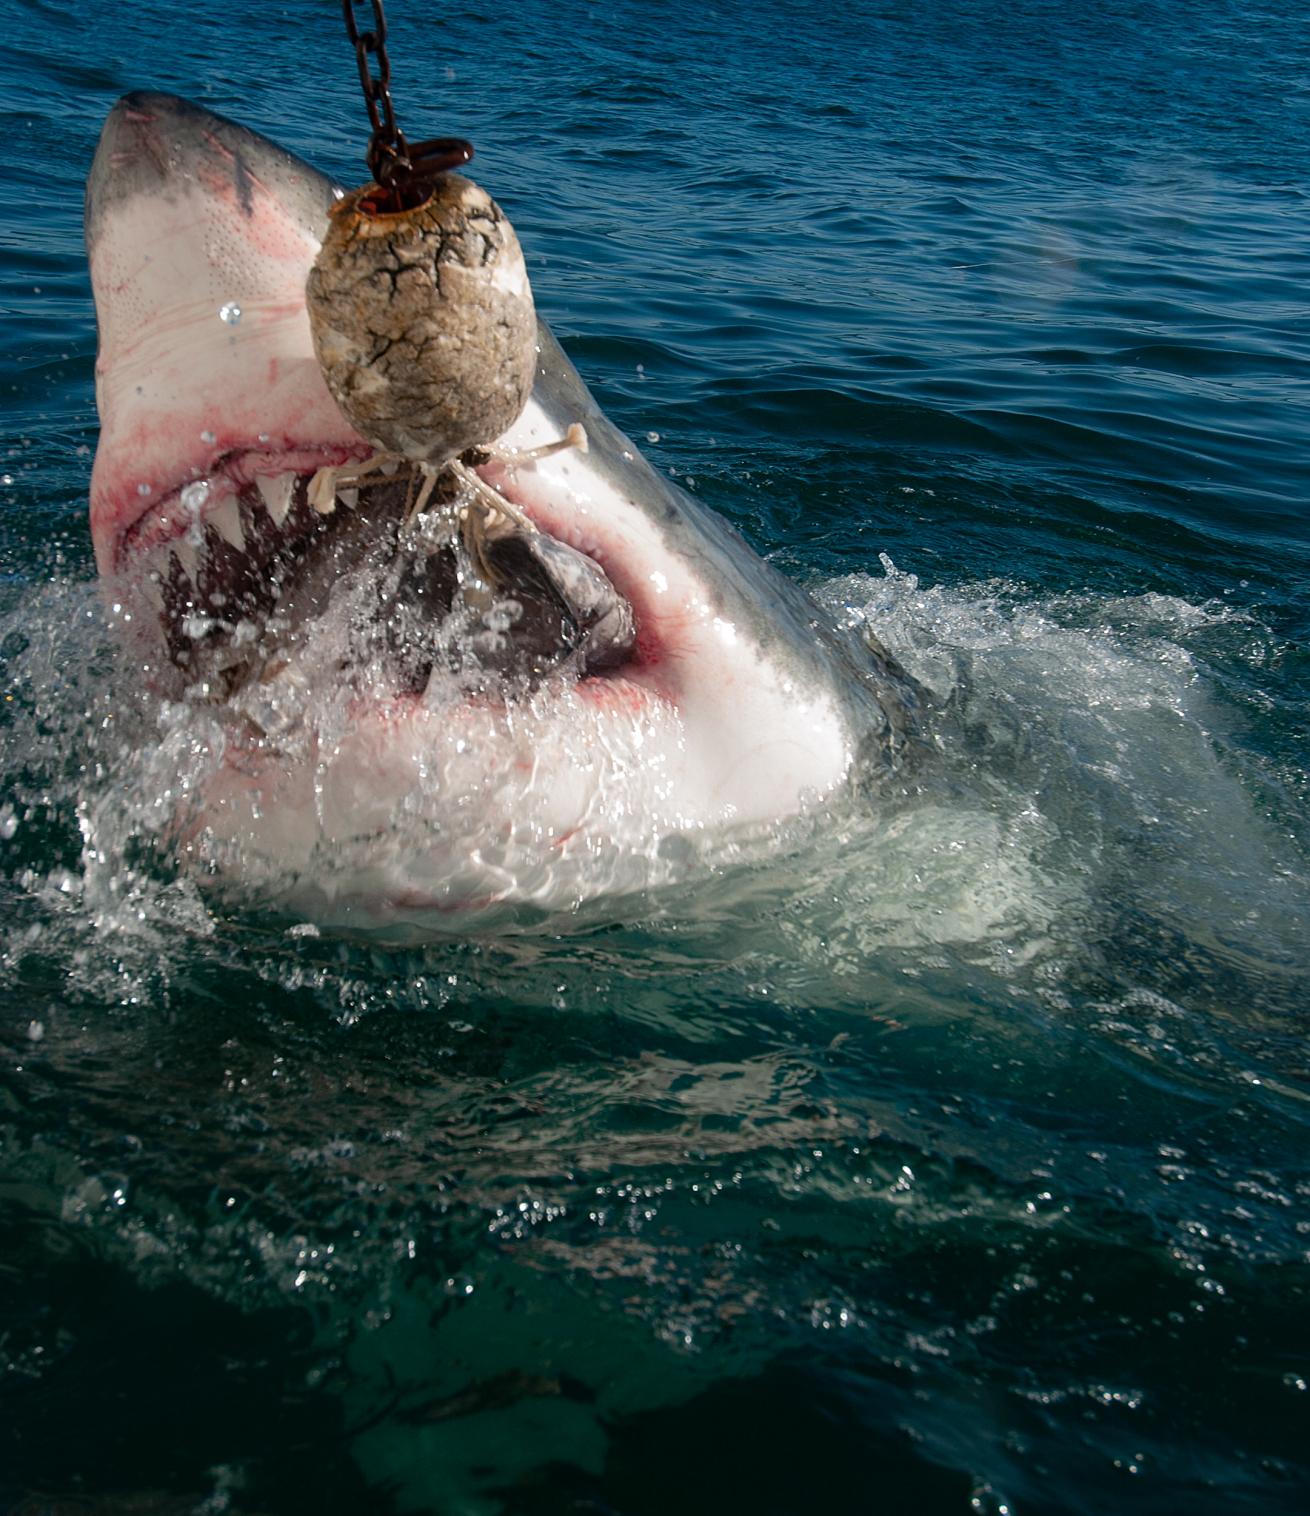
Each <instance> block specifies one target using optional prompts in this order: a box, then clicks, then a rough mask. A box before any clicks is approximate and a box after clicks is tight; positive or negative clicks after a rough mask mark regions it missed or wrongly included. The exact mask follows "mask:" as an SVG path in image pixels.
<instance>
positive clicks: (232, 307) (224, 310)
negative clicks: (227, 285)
mask: <svg viewBox="0 0 1310 1516" xmlns="http://www.w3.org/2000/svg"><path fill="white" fill-rule="evenodd" d="M218 319H219V320H220V321H226V322H227V324H228V325H229V326H235V325H236V324H237V322H238V321H240V320H241V307H240V306H239V305H238V304H237V303H236V301H235V300H229V301H228V302H227V304H226V305H221V306H219V309H218Z"/></svg>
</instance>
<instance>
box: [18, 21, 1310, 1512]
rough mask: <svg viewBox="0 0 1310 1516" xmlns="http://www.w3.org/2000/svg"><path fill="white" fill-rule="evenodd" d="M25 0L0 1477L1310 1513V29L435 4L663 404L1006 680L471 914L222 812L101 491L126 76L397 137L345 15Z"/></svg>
mask: <svg viewBox="0 0 1310 1516" xmlns="http://www.w3.org/2000/svg"><path fill="white" fill-rule="evenodd" d="M0 14H3V16H4V18H5V20H6V21H7V23H8V25H7V28H6V34H7V38H8V45H7V49H6V55H5V59H4V61H3V63H2V64H0V67H2V68H3V69H4V70H5V73H6V78H7V82H8V85H9V88H8V89H7V90H6V92H5V95H4V102H3V106H2V107H0V117H2V119H3V122H4V126H5V131H4V133H3V135H2V136H0V195H3V197H4V200H5V213H4V216H3V249H4V251H3V263H2V264H0V306H2V308H3V311H4V314H5V317H6V320H7V333H8V341H7V343H6V344H5V351H4V355H3V357H2V358H0V396H3V399H4V403H5V427H4V436H3V440H2V442H0V446H2V447H3V450H4V453H5V457H4V459H3V460H0V468H3V470H4V473H3V479H2V482H0V571H2V575H3V577H2V578H0V664H2V666H3V691H2V693H3V704H2V706H0V774H2V776H3V779H2V782H3V795H0V839H2V840H0V890H3V900H4V909H3V915H2V916H0V952H3V961H4V970H5V976H6V978H5V983H6V986H7V993H6V995H5V998H4V1002H3V1010H2V1011H0V1045H2V1049H3V1053H2V1057H0V1511H6V1512H8V1511H11V1510H12V1511H14V1512H22V1513H24V1516H34V1513H37V1512H60V1513H65V1512H74V1511H76V1512H85V1511H91V1512H97V1513H102V1512H103V1513H111V1512H112V1513H118V1516H126V1513H133V1516H135V1513H141V1512H166V1513H172V1512H179V1513H180V1512H192V1511H200V1512H204V1513H214V1512H221V1511H231V1512H238V1513H250V1516H258V1513H284V1512H285V1513H298V1512H342V1513H345V1512H351V1513H354V1512H365V1511H367V1512H375V1511H376V1512H382V1513H386V1512H393V1511H394V1512H420V1511H424V1512H426V1511H430V1512H439V1513H442V1516H446V1513H461V1516H462V1513H465V1512H467V1513H477V1516H482V1513H492V1512H505V1513H534V1516H537V1513H556V1512H559V1513H564V1512H613V1513H623V1516H637V1513H643V1516H644V1513H651V1516H656V1513H659V1516H663V1513H667V1512H671V1511H682V1512H689V1513H690V1512H710V1511H714V1512H721V1511H725V1510H730V1511H737V1510H740V1511H752V1512H756V1511H758V1512H769V1513H774V1512H776V1513H788V1516H790V1513H797V1512H809V1511H812V1510H823V1511H827V1512H843V1513H844V1512H880V1513H881V1512H885V1513H900V1512H931V1513H939V1512H940V1513H947V1512H957V1511H958V1512H962V1513H963V1512H970V1511H978V1512H985V1513H1000V1512H1002V1511H1009V1512H1018V1513H1025V1512H1027V1513H1035V1512H1043V1513H1045V1512H1052V1513H1056V1512H1059V1513H1066V1512H1067V1513H1075V1512H1076V1513H1102V1512H1106V1511H1131V1512H1143V1513H1145V1512H1152V1513H1154V1512H1159V1513H1165V1512H1169V1513H1173V1512H1177V1511H1183V1510H1185V1511H1189V1512H1212V1511H1213V1512H1220V1511H1223V1512H1225V1513H1228V1512H1252V1513H1256V1512H1259V1513H1262V1516H1263V1513H1267V1512H1300V1511H1303V1510H1305V1509H1306V1508H1307V1502H1308V1500H1310V1455H1308V1454H1307V1447H1310V1389H1308V1388H1307V1386H1308V1385H1310V1159H1308V1158H1307V1153H1308V1152H1310V1148H1308V1146H1307V1136H1308V1132H1307V1126H1308V1122H1307V1117H1308V1116H1310V1105H1307V1098H1308V1096H1310V1057H1308V1055H1307V1043H1306V1032H1307V997H1306V983H1307V978H1306V969H1307V950H1306V935H1307V916H1308V915H1310V912H1308V911H1307V905H1308V903H1310V881H1308V880H1307V837H1308V831H1310V828H1308V825H1307V823H1308V822H1310V793H1308V791H1310V786H1308V784H1307V745H1306V711H1307V697H1308V695H1310V689H1308V685H1310V658H1308V657H1307V651H1308V649H1310V616H1308V614H1307V610H1308V607H1307V593H1306V585H1307V567H1308V559H1310V554H1308V553H1307V533H1306V526H1305V512H1306V503H1307V499H1308V498H1310V469H1308V468H1307V464H1306V458H1305V453H1306V441H1307V433H1308V432H1310V424H1308V423H1310V383H1308V381H1310V304H1307V295H1306V291H1307V288H1310V235H1307V219H1306V218H1307V208H1308V206H1310V192H1308V190H1307V170H1308V169H1310V86H1308V84H1307V80H1310V28H1308V27H1307V26H1306V22H1305V18H1304V16H1301V15H1298V14H1297V13H1296V8H1294V7H1289V6H1281V5H1276V4H1273V3H1272V0H1254V3H1250V4H1238V3H1236V0H1197V3H1195V4H1186V5H1176V6H1165V5H1158V4H1151V3H1145V0H1118V3H1108V4H1105V5H1101V6H1097V7H1095V8H1087V9H1086V10H1085V9H1084V8H1081V7H1072V6H1065V5H1059V4H1055V3H1047V4H1040V3H1036V0H1017V3H1011V4H1007V5H1000V4H997V3H995V0H942V3H939V4H934V5H925V6H921V7H914V8H910V7H895V6H891V5H864V4H855V5H850V6H846V7H844V8H843V9H842V11H841V13H840V14H839V15H837V16H834V15H830V14H829V13H827V12H823V11H820V10H819V9H818V8H815V7H806V6H803V5H799V4H791V5H788V4H781V3H774V0H768V3H765V4H763V5H760V6H755V7H736V6H696V7H693V6H689V5H683V4H681V3H678V4H672V5H663V6H655V5H635V4H633V5H623V6H616V7H610V8H602V7H595V8H592V9H590V10H556V9H552V8H549V7H545V6H541V5H535V4H534V5H530V6H523V7H519V8H517V9H515V10H514V11H513V13H512V14H510V15H496V14H494V13H492V12H483V11H477V10H470V9H464V10H458V11H456V12H454V13H452V14H450V15H449V16H447V17H446V18H444V19H443V20H442V22H441V24H438V22H437V20H436V19H434V18H435V15H436V13H435V12H434V11H433V10H432V8H430V7H427V6H422V5H419V4H406V5H403V6H402V5H401V3H400V0H395V3H394V4H393V14H392V40H393V57H394V62H395V65H396V90H397V99H398V103H399V106H400V111H401V117H402V124H404V125H405V126H406V127H407V128H408V129H409V130H410V131H411V132H412V134H414V135H417V136H422V135H428V134H435V133H438V132H446V131H460V132H463V133H465V134H466V135H468V136H470V137H472V138H473V140H474V141H475V142H476V144H477V146H478V149H479V158H478V167H479V170H480V175H481V178H482V179H483V180H484V182H486V183H487V185H488V186H489V187H490V188H491V189H492V190H493V191H494V192H495V193H496V194H497V196H498V198H499V199H501V200H502V202H503V203H504V204H505V205H506V207H507V208H508V209H509V211H510V213H511V215H512V216H513V218H514V220H515V223H516V225H517V226H518V228H519V231H520V234H521V236H522V239H523V241H524V244H525V247H526V248H527V251H528V255H529V263H530V267H531V270H532V274H533V281H534V287H535V290H536V293H537V298H538V302H539V305H540V306H541V308H542V309H543V311H544V312H545V313H546V314H547V316H548V317H549V318H550V319H551V321H552V323H553V324H554V326H555V329H556V331H557V333H558V334H559V335H560V336H561V338H562V340H564V342H565V345H566V346H567V348H568V349H569V351H570V353H571V355H572V356H573V357H574V359H575V361H576V362H577V363H578V365H579V367H580V368H581V370H582V371H583V373H584V376H585V377H586V378H587V379H588V381H589V383H591V384H592V386H593V388H594V389H595V391H596V393H597V396H598V397H599V398H600V400H601V402H602V404H603V405H605V407H606V408H607V409H608V410H609V412H610V413H611V415H612V416H613V418H614V419H615V420H616V421H617V422H618V423H619V424H620V425H621V426H623V427H624V428H625V429H627V430H628V431H630V432H631V433H632V434H633V435H634V436H635V437H637V438H638V440H641V441H642V445H643V447H644V448H645V449H646V451H647V452H648V453H649V454H650V455H651V456H652V458H654V459H655V460H656V461H657V462H658V463H659V464H660V466H662V467H665V468H668V469H670V470H676V471H677V472H678V475H679V477H680V479H682V481H683V482H684V483H686V484H687V485H688V487H689V488H691V489H693V490H694V491H695V492H696V493H697V494H699V495H700V496H702V497H703V498H705V499H706V500H708V501H709V502H710V503H711V504H713V505H714V506H715V507H716V508H718V509H719V510H721V511H722V512H724V513H725V514H726V515H727V516H729V517H730V518H731V519H732V520H733V521H734V522H736V524H737V525H738V526H739V527H740V528H741V529H742V530H743V531H744V532H745V533H746V535H747V536H748V537H749V538H750V539H751V540H752V542H753V543H754V544H755V545H756V546H757V547H758V548H759V549H760V551H762V552H764V553H765V554H767V555H769V556H771V557H772V558H773V559H774V561H776V562H777V563H778V564H779V565H780V566H781V567H783V568H784V569H785V571H787V572H788V573H791V574H793V575H795V576H796V577H798V578H800V579H802V580H804V581H805V582H807V583H808V584H810V585H811V586H812V587H813V588H814V590H815V592H816V593H817V594H818V595H819V597H820V598H821V599H824V600H825V601H826V602H827V603H828V604H829V605H831V606H833V607H834V608H835V609H836V610H837V611H838V613H839V614H840V615H841V616H843V617H847V618H850V619H852V620H856V621H867V622H868V623H869V624H870V625H871V626H872V627H873V628H874V629H875V630H876V631H877V632H878V633H879V635H880V636H882V637H883V638H884V640H886V641H887V642H888V643H889V644H890V645H891V646H892V647H894V648H895V649H897V650H898V652H900V653H901V654H902V655H903V657H904V658H905V660H906V662H907V663H908V664H909V665H910V666H911V668H912V669H913V670H914V672H915V673H916V674H917V675H918V676H919V677H920V678H921V679H922V680H924V681H925V682H926V683H927V684H928V685H930V687H931V688H932V689H933V690H934V691H935V692H936V693H937V694H938V695H939V696H940V697H941V699H942V708H941V711H940V713H939V715H938V716H936V717H934V727H933V730H934V734H935V736H936V737H937V738H938V739H939V742H940V749H941V758H940V763H939V766H938V768H937V769H936V770H935V771H934V773H933V776H932V778H931V781H930V782H928V781H925V783H924V784H923V785H922V786H921V787H920V788H919V789H917V790H916V791H915V792H913V793H911V794H908V795H895V796H893V795H887V794H870V795H860V796H857V797H852V798H851V799H850V801H849V802H848V803H847V804H846V805H845V806H844V807H842V808H840V809H839V810H834V812H833V813H832V814H830V815H828V816H826V817H824V818H821V819H820V820H819V821H818V822H817V823H816V825H815V826H814V828H813V829H812V831H811V830H805V831H802V832H801V833H799V834H795V835H791V836H788V837H786V838H780V839H779V843H778V848H777V851H776V854H775V855H774V856H773V857H772V858H771V859H770V860H769V862H768V864H767V865H763V866H762V865H759V864H756V865H753V866H747V865H745V864H741V865H739V866H732V867H730V866H728V865H727V864H725V865H724V866H723V867H721V868H720V869H718V870H717V871H716V872H715V873H714V874H713V875H712V876H711V877H708V878H706V879H703V880H700V881H697V882H696V883H694V884H692V885H689V886H688V887H686V888H685V889H683V890H680V891H670V892H668V893H666V894H661V895H658V896H653V897H649V898H643V899H641V900H637V901H627V902H622V903H621V904H618V905H616V906H615V907H614V908H613V909H612V910H609V911H607V912H599V913H595V912H594V913H592V914H591V915H589V916H587V917H585V918H579V919H576V920H570V921H563V922H552V923H547V924H546V925H544V926H542V927H540V928H538V929H536V930H533V931H531V932H526V933H521V934H519V935H517V936H513V937H504V938H499V939H497V938H487V939H484V940H477V941H461V940H451V941H448V942H444V943H439V944H436V945H433V946H431V947H429V948H425V949H422V950H414V951H409V952H404V953H401V952H387V951H381V950H374V949H370V948H367V947H363V946H360V945H358V944H348V943H342V942H337V941H334V940H331V939H328V938H326V937H318V936H314V935H312V934H309V933H307V932H304V931H302V930H296V929H293V930H291V931H288V930H287V929H286V926H285V923H272V922H268V921H263V920H260V919H257V918H254V917H252V916H251V915H249V914H247V913H243V912H240V911H238V910H235V909H234V910H232V911H231V912H230V913H228V914H218V913H217V912H216V910H215V908H214V906H213V905H212V903H211V904H209V905H207V904H206V902H205V901H204V900H203V899H202V897H201V896H200V895H199V894H198V893H197V892H196V890H195V888H194V885H193V884H191V883H190V882H188V881H187V880H185V879H179V878H177V877H175V875H174V874H173V872H172V871H171V869H170V867H169V864H168V860H167V858H160V857H159V856H157V854H156V853H155V852H154V851H153V850H152V848H151V846H150V837H149V836H148V835H147V834H145V833H144V831H143V828H142V823H141V818H142V814H143V809H142V805H141V800H142V797H141V795H140V794H139V793H136V792H135V791H134V789H133V785H132V782H131V776H132V774H133V772H134V762H133V759H132V756H131V752H132V750H131V746H130V740H129V739H128V738H126V737H124V736H122V735H120V732H119V727H120V726H121V725H122V724H123V720H124V715H125V713H126V712H127V711H128V710H129V708H130V707H132V705H133V704H134V698H133V692H132V691H131V689H130V688H129V687H128V685H127V683H125V676H124V674H123V673H122V672H121V671H118V670H117V669H116V666H115V663H114V658H113V653H112V649H111V647H110V645H109V640H108V637H107V633H106V631H105V627H104V624H103V620H102V615H101V611H100V607H99V603H98V601H97V598H96V593H95V589H94V584H93V570H92V565H91V554H90V546H89V541H88V539H87V536H86V529H85V520H84V517H85V496H86V487H87V480H88V476H89V471H90V455H91V452H92V450H93V449H94V443H95V414H94V399H93V390H92V364H93V359H94V346H95V338H94V322H93V313H92V310H91V305H90V296H89V290H88V286H87V281H86V275H85V269H84V259H83V252H82V248H81V233H80V196H81V183H82V179H83V177H84V174H85V171H86V167H87V165H88V164H89V161H90V154H91V151H92V147H93V144H94V140H95V136H96V133H97V132H98V130H99V126H100V122H101V120H102V119H103V116H104V113H105V111H106V110H107V108H108V106H109V104H110V103H111V102H112V100H113V98H114V97H115V96H116V95H117V94H118V93H120V92H121V91H123V90H125V89H128V88H131V87H136V86H143V85H149V86H156V87H164V88H170V89H174V90H177V91H179V92H181V93H184V94H188V95H191V96H193V97H195V98H197V99H200V100H202V101H203V102H204V103H206V104H208V105H210V106H211V107H213V108H215V109H218V110H221V111H224V112H226V113H227V114H230V115H233V116H235V117H237V118H238V119H241V120H243V121H245V122H247V123H248V124H250V125H252V126H255V127H257V128H259V129H261V130H263V131H265V132H267V133H268V134H270V135H272V136H274V137H277V138H278V139H280V140H282V141H283V142H285V143H286V144H287V145H288V146H290V147H293V148H295V149H296V150H298V151H300V152H301V153H303V154H304V155H306V156H307V157H309V158H310V159H311V160H313V161H315V162H316V163H318V164H319V165H320V166H322V167H323V168H325V169H327V170H329V171H332V172H335V173H337V174H339V175H341V176H342V177H344V178H351V179H353V178H355V177H357V176H358V175H357V170H356V168H355V166H354V165H355V162H356V159H357V154H358V150H359V146H360V143H361V140H362V122H363V115H362V110H361V108H360V106H359V104H358V101H357V98H356V96H355V94H354V93H353V89H354V86H353V83H352V81H353V65H352V63H351V60H350V57H349V54H348V52H347V51H346V49H345V44H344V41H342V40H341V39H340V38H339V37H338V22H337V17H336V12H335V9H334V7H331V6H311V5H307V4H297V5H293V6H279V7H273V8H263V9H259V8H255V7H252V6H248V5H245V4H239V5H237V6H236V7H235V8H233V7H227V8H224V9H218V8H215V9H213V10H212V11H210V12H206V13H200V12H195V13H189V14H185V15H183V14H182V13H179V12H176V11H174V10H172V9H170V8H166V7H163V6H160V5H157V4H154V3H150V4H146V5H141V6H136V7H132V8H130V9H123V10H120V11H116V12H113V13H112V14H111V13H105V12H101V11H93V10H92V8H91V7H89V6H85V5H80V4H76V3H70V4H65V5H54V4H48V3H35V0H34V3H28V4H22V5H19V4H15V3H12V0H7V3H5V4H4V5H3V7H2V8H0ZM648 434H656V435H655V436H654V437H650V439H649V440H643V439H647V438H648ZM884 555H885V556H884Z"/></svg>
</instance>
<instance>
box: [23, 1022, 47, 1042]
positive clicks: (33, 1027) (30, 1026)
mask: <svg viewBox="0 0 1310 1516" xmlns="http://www.w3.org/2000/svg"><path fill="white" fill-rule="evenodd" d="M44 1036H45V1022H44V1021H29V1022H28V1023H27V1040H28V1041H29V1042H40V1041H41V1039H42V1038H43V1037H44Z"/></svg>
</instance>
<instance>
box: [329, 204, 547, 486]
mask: <svg viewBox="0 0 1310 1516" xmlns="http://www.w3.org/2000/svg"><path fill="white" fill-rule="evenodd" d="M385 203H386V202H385V198H384V197H383V194H382V192H381V191H380V190H379V189H378V187H377V186H376V185H365V186H364V188H363V189H359V190H355V191H353V192H352V193H351V194H348V195H347V196H345V198H344V199H342V200H341V201H340V202H338V204H337V205H335V206H334V207H333V209H332V212H331V215H330V219H329V223H328V231H327V236H326V237H325V238H324V240H323V246H322V249H321V250H320V252H319V255H318V257H317V259H316V260H315V262H314V267H313V268H312V269H311V270H310V274H309V280H308V283H307V285H306V300H307V304H308V307H309V320H310V326H311V328H312V330H313V334H314V349H315V352H316V353H317V355H318V361H319V366H320V367H321V369H322V371H323V376H324V378H325V379H326V380H327V385H328V389H329V390H330V391H331V392H332V396H333V398H334V399H335V400H336V402H337V404H338V405H339V406H340V407H341V409H342V411H343V412H344V413H345V415H346V418H347V420H349V422H350V423H351V425H352V426H354V427H355V429H356V430H357V431H358V432H359V433H360V435H361V436H363V437H364V438H366V439H367V440H368V441H369V442H371V443H372V444H373V446H374V447H376V448H379V449H380V450H382V451H383V452H385V453H391V454H396V453H399V454H402V455H403V456H404V457H406V458H412V459H414V460H416V461H420V462H424V463H428V464H433V465H437V466H440V465H441V464H443V463H445V462H446V461H447V460H449V459H451V458H455V457H457V456H458V455H459V454H460V453H462V452H464V451H465V450H466V449H467V448H470V447H474V446H477V445H479V444H486V443H489V442H492V441H494V440H495V439H496V438H497V437H499V436H500V435H501V433H503V432H504V431H506V430H507V429H508V428H509V427H510V426H511V425H512V424H513V422H514V421H515V420H517V418H518V416H519V413H520V412H521V411H522V409H523V407H524V405H525V404H526V403H527V399H528V395H529V394H530V393H531V391H532V381H533V376H534V374H535V372H536V365H537V324H536V315H535V312H534V310H533V305H532V290H531V287H530V285H529V284H528V272H527V269H526V267H525V266H524V262H523V252H522V249H521V248H520V247H519V242H518V238H517V237H516V236H515V234H514V228H513V227H512V226H511V225H510V223H509V220H508V218H507V217H506V215H505V213H504V212H503V211H502V210H501V208H500V207H499V206H498V205H497V204H496V202H495V201H494V200H493V199H492V198H491V196H490V195H488V194H487V192H486V191H485V190H484V189H482V188H481V187H480V186H478V185H476V184H474V183H473V182H472V181H471V180H469V179H463V178H460V177H459V176H458V175H455V174H445V175H443V176H442V177H441V178H440V179H438V180H437V181H436V183H435V185H434V187H433V190H432V194H431V195H430V197H429V198H428V199H426V200H425V201H424V202H423V203H422V204H421V205H419V206H416V207H414V208H412V209H406V210H389V209H385V208H383V207H385Z"/></svg>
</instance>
